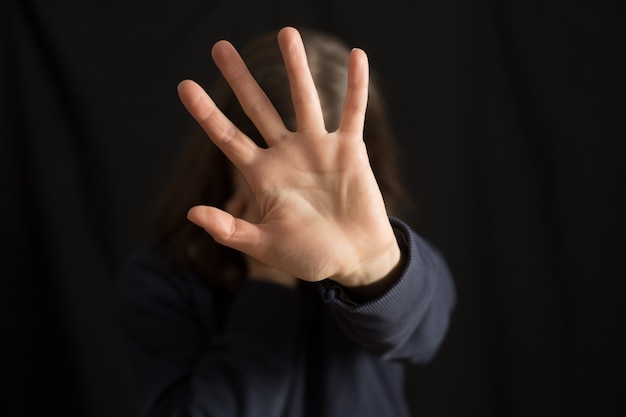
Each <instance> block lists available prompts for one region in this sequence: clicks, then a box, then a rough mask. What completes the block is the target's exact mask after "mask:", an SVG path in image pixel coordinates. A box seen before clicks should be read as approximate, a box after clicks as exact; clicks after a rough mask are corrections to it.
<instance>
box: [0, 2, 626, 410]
mask: <svg viewBox="0 0 626 417" xmlns="http://www.w3.org/2000/svg"><path fill="white" fill-rule="evenodd" d="M0 7H1V8H2V9H1V10H2V15H1V16H0V18H1V19H2V21H1V23H0V24H1V26H0V30H1V33H2V38H1V42H2V43H1V48H2V49H0V60H1V61H0V62H1V64H0V68H1V69H0V71H2V72H1V73H0V85H1V86H2V87H1V88H2V90H1V91H0V93H1V94H0V100H1V103H2V113H1V115H2V116H1V119H0V120H1V121H0V138H1V139H2V140H1V141H0V169H1V176H0V178H1V181H2V183H1V184H0V185H1V186H2V191H3V192H2V216H1V217H2V238H1V239H2V247H1V249H2V250H1V253H2V255H1V256H2V263H1V268H2V275H1V276H2V289H1V293H2V307H3V314H2V316H3V321H4V322H5V323H4V324H3V329H2V338H3V343H2V345H3V348H4V350H5V351H4V353H3V354H2V361H3V370H2V372H1V378H2V380H3V385H4V386H5V387H7V386H8V387H10V388H9V389H8V390H7V389H6V388H4V389H2V394H1V395H2V396H5V398H3V399H2V401H1V403H2V404H3V409H6V407H5V406H4V405H8V406H9V409H10V410H13V411H11V412H9V413H8V414H7V415H23V416H40V415H50V414H59V413H60V414H62V415H64V416H117V417H123V416H133V415H134V411H133V406H132V401H131V394H130V392H129V388H128V385H127V383H126V380H125V375H124V372H125V370H124V366H123V355H122V353H121V350H120V349H119V346H118V344H117V339H116V335H115V327H114V321H113V317H114V315H113V313H114V306H115V287H116V283H117V274H118V271H119V268H120V266H121V264H122V262H123V261H124V259H125V258H126V257H127V256H128V255H129V253H130V252H131V251H132V250H133V249H134V248H136V247H137V245H139V244H140V243H141V242H142V241H143V240H144V239H146V238H147V229H146V227H145V223H144V219H145V213H146V210H147V209H148V208H149V207H150V204H151V203H152V201H153V199H154V198H155V196H156V193H157V191H158V190H159V188H160V187H161V186H162V184H163V182H164V180H165V178H166V177H167V173H168V170H169V168H170V167H171V165H172V162H173V160H174V157H175V156H176V154H177V151H178V149H179V147H180V144H181V139H182V137H183V136H184V134H185V133H186V131H187V129H188V128H189V127H190V126H191V119H190V117H189V116H188V115H187V114H186V113H185V111H184V110H183V108H182V106H181V105H180V103H179V101H178V98H177V96H176V90H175V87H176V84H177V83H178V82H179V81H180V80H181V79H183V78H194V79H196V80H198V81H200V82H201V83H204V84H208V83H209V82H210V81H211V80H212V79H213V77H214V76H216V71H215V69H214V66H213V64H212V62H211V61H210V57H209V49H210V46H211V45H212V43H213V42H214V41H216V40H217V39H219V38H228V39H230V40H233V41H234V43H235V44H241V42H243V41H244V40H246V39H248V38H249V37H250V36H253V35H256V34H259V33H261V32H264V31H265V30H267V29H273V28H278V27H280V26H283V25H285V24H290V25H296V26H314V27H318V28H323V29H327V30H330V31H333V32H335V33H337V34H339V35H341V36H343V37H344V38H346V39H347V40H348V41H349V42H351V43H352V44H354V45H356V46H361V47H363V48H365V49H366V50H367V51H368V53H369V55H370V60H371V64H372V66H373V68H374V70H375V71H377V72H378V74H379V75H380V77H381V79H382V82H383V88H384V89H385V91H386V93H387V96H388V98H389V107H390V110H391V113H392V117H393V121H394V126H395V128H396V131H397V132H396V133H397V134H398V138H399V140H400V147H401V149H402V161H401V162H402V169H403V170H404V172H405V174H406V177H407V179H408V181H409V185H410V188H411V190H412V192H413V193H414V198H415V201H416V207H415V210H413V213H414V214H415V218H413V219H411V222H412V224H413V225H414V226H415V227H416V228H417V229H418V230H419V231H420V232H421V233H422V234H423V235H424V236H425V237H427V238H428V239H430V240H431V241H433V242H434V243H435V244H436V245H437V246H438V247H439V248H441V249H442V251H443V252H444V254H445V255H446V257H447V259H448V261H449V263H450V266H451V268H452V270H453V273H454V275H455V279H456V283H457V286H458V294H459V304H458V308H457V310H456V312H455V315H454V318H453V322H452V326H451V328H450V333H449V336H448V338H447V340H446V342H445V344H444V346H443V347H442V350H441V352H440V354H439V355H438V356H437V358H436V359H435V360H434V362H433V363H432V364H430V365H428V366H426V367H425V368H411V369H410V370H409V375H408V380H407V393H408V396H409V399H410V404H411V407H412V408H413V410H414V413H415V416H460V415H479V416H535V415H550V416H590V415H594V416H595V415H602V416H607V415H626V407H625V404H624V403H625V400H624V398H625V395H624V389H625V387H626V384H625V380H624V378H625V377H624V374H625V372H626V369H625V368H626V367H625V361H624V357H623V356H624V352H625V343H624V336H623V333H624V317H626V314H625V310H626V308H625V303H624V293H625V290H626V286H625V284H624V279H625V278H626V274H625V273H624V269H625V268H624V266H623V265H624V258H623V253H624V249H626V248H625V240H626V239H625V237H626V236H625V235H626V228H625V224H624V214H626V207H625V198H624V197H625V191H624V188H623V187H624V184H623V183H624V179H625V178H626V175H625V174H626V173H625V166H626V158H625V157H626V155H625V151H624V146H623V142H624V140H625V139H626V137H625V133H626V129H625V124H626V123H625V117H624V110H625V106H624V93H625V88H624V87H625V85H624V84H625V82H624V80H625V76H624V74H626V68H625V66H624V64H623V62H622V58H623V55H624V52H625V50H624V46H625V44H624V17H625V16H624V13H623V10H621V8H622V6H621V3H620V2H618V1H615V2H613V3H607V2H571V1H553V2H527V1H522V0H518V1H513V0H507V1H499V0H476V1H473V2H464V1H454V0H450V1H441V2H437V1H428V2H427V1H417V2H394V1H385V2H382V1H380V2H373V1H369V2H363V1H357V0H333V1H331V0H325V1H315V2H314V1H308V2H294V1H282V0H277V1H266V2H262V1H238V0H229V1H209V0H178V1H176V2H174V1H169V2H168V1H165V0H152V1H145V0H124V1H118V0H109V1H106V0H99V1H90V2H85V1H78V0H58V1H45V0H22V1H19V0H11V1H5V2H3V3H2V6H0ZM346 415H349V411H347V412H346Z"/></svg>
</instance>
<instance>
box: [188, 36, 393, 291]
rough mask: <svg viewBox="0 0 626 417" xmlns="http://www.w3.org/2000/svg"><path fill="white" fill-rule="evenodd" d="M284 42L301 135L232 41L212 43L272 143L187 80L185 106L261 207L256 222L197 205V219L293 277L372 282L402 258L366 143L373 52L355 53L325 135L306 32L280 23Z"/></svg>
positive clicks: (230, 243) (194, 215)
mask: <svg viewBox="0 0 626 417" xmlns="http://www.w3.org/2000/svg"><path fill="white" fill-rule="evenodd" d="M278 43H279V46H280V49H281V51H282V54H283V59H284V62H285V66H286V69H287V73H288V76H289V83H290V87H291V92H292V94H291V95H292V98H293V104H294V110H295V114H296V119H297V130H296V131H295V132H291V131H289V130H288V129H287V128H286V127H285V125H284V124H283V122H282V120H281V118H280V116H279V115H278V113H277V112H276V110H275V109H274V107H273V106H272V104H271V102H270V101H269V99H268V98H267V96H266V95H265V93H264V92H263V91H262V90H261V88H260V87H259V86H258V84H257V83H256V81H255V80H254V78H253V77H252V75H251V74H250V73H249V72H248V70H247V68H246V66H245V64H244V62H243V60H242V59H241V57H240V56H239V54H238V53H237V51H236V50H235V49H234V47H233V46H232V45H230V44H229V43H228V42H226V41H221V42H218V43H217V44H216V45H215V47H214V48H213V58H214V60H215V62H216V64H217V66H218V67H219V69H220V70H221V72H222V74H223V75H224V77H225V79H226V80H227V81H228V83H229V84H230V86H231V87H232V89H233V91H234V93H235V95H236V96H237V98H238V100H239V102H240V103H241V105H242V108H243V109H244V111H245V112H246V114H247V115H248V117H249V118H250V119H251V120H252V121H253V122H254V124H255V126H256V127H257V129H258V130H259V132H260V133H261V135H262V136H263V138H264V139H265V141H266V142H267V144H268V146H269V147H268V148H267V149H262V148H259V147H258V146H257V145H256V144H255V143H254V142H253V141H252V140H250V138H248V137H247V136H245V135H244V134H243V133H242V132H241V131H240V130H239V129H237V127H236V126H234V125H233V124H232V123H231V122H230V120H228V118H227V117H226V116H224V114H223V113H222V112H221V111H220V110H219V109H218V108H217V107H216V106H215V104H214V103H213V101H212V100H211V98H210V97H209V96H208V95H207V94H206V93H205V92H204V90H202V88H200V86H198V85H197V84H196V83H194V82H193V81H189V80H186V81H183V82H182V83H181V84H180V86H179V94H180V97H181V100H182V102H183V104H184V105H185V106H186V108H187V109H188V110H189V112H190V113H191V115H192V116H193V117H194V118H195V119H196V120H197V121H198V123H199V124H200V125H201V126H202V127H203V129H204V130H205V131H206V133H207V134H208V136H209V137H210V138H211V140H212V141H213V142H214V143H215V144H216V145H217V146H218V147H219V148H220V149H221V150H222V151H223V152H224V154H225V155H226V156H227V157H228V158H229V159H230V160H231V161H232V162H233V164H234V165H235V167H236V168H237V169H238V170H239V171H240V172H241V174H242V176H243V177H244V178H245V180H246V182H247V183H248V185H249V187H250V190H251V191H252V194H253V196H254V199H255V200H256V203H257V206H258V208H259V211H260V216H259V221H257V222H250V221H247V220H245V219H242V218H239V217H234V216H233V215H232V214H230V213H228V212H226V211H223V210H220V209H218V208H216V207H206V206H197V207H194V208H192V209H191V210H190V212H189V218H190V220H191V221H193V222H194V223H196V224H198V225H199V226H201V227H202V228H204V229H205V230H206V231H207V232H208V233H209V234H211V236H213V238H214V239H215V240H216V241H217V242H219V243H221V244H223V245H226V246H229V247H232V248H234V249H236V250H239V251H241V252H243V253H245V254H246V255H248V256H250V257H252V258H254V259H257V260H258V261H260V262H261V263H262V264H264V265H268V266H270V267H274V268H276V269H278V270H281V271H284V272H286V273H288V274H290V275H292V276H295V277H298V278H300V279H303V280H307V281H320V280H323V279H326V278H332V279H333V280H335V281H337V282H339V283H341V284H342V285H344V286H347V287H357V286H367V285H369V284H372V283H374V282H375V281H377V280H380V279H382V278H383V277H385V276H387V275H388V274H389V272H390V271H392V270H393V269H394V268H395V267H396V266H397V264H398V263H399V261H400V249H399V247H398V244H397V242H396V239H395V236H394V232H393V229H392V228H391V226H390V224H389V221H388V217H387V212H386V208H385V205H384V202H383V198H382V195H381V193H380V189H379V188H378V184H377V183H376V180H375V178H374V174H373V173H372V169H371V167H370V165H369V159H368V156H367V150H366V147H365V143H364V141H363V123H364V118H365V109H366V105H367V92H368V65H367V57H366V55H365V53H364V52H363V51H362V50H358V49H355V50H353V51H352V53H351V55H350V59H349V62H348V89H347V92H346V96H345V101H344V107H343V108H344V111H343V114H342V117H341V120H340V123H339V128H338V130H337V131H334V132H327V131H326V129H325V126H324V119H323V114H322V109H321V106H320V102H319V98H318V96H317V90H316V89H315V84H314V83H313V80H312V77H311V73H310V71H309V68H308V63H307V59H306V54H305V52H304V46H303V44H302V40H301V39H300V36H299V34H298V32H297V31H296V30H295V29H293V28H285V29H283V30H281V31H280V32H279V34H278Z"/></svg>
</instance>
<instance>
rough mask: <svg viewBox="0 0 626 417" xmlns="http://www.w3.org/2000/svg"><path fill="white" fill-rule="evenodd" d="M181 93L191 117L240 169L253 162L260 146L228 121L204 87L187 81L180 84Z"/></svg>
mask: <svg viewBox="0 0 626 417" xmlns="http://www.w3.org/2000/svg"><path fill="white" fill-rule="evenodd" d="M178 95H179V97H180V100H181V101H182V102H183V104H184V105H185V108H186V109H187V111H188V112H189V113H190V114H191V116H193V118H194V119H195V120H196V121H197V122H198V124H200V126H202V129H204V131H205V132H206V134H207V135H208V136H209V138H211V140H212V141H213V143H215V145H217V147H218V148H220V150H221V151H222V152H224V154H225V155H226V157H228V159H230V160H231V162H232V163H233V164H235V166H236V167H237V168H239V169H240V170H241V169H243V167H244V166H246V165H248V164H250V163H251V162H252V160H253V159H254V157H255V156H256V155H257V153H258V151H259V150H260V148H259V147H258V146H257V145H256V144H255V143H254V142H253V141H252V140H251V139H250V138H248V137H247V136H246V135H245V134H244V133H243V132H242V131H240V130H239V129H238V128H237V126H235V125H234V124H233V123H232V122H231V121H230V120H228V118H227V117H226V116H225V115H224V113H222V112H221V111H220V110H219V109H218V108H217V106H216V105H215V103H214V102H213V100H211V98H210V97H209V95H208V94H207V93H206V92H205V91H204V89H203V88H202V87H200V86H199V85H198V84H197V83H195V82H194V81H191V80H185V81H182V82H181V83H180V84H178Z"/></svg>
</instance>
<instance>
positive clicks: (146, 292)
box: [119, 219, 455, 417]
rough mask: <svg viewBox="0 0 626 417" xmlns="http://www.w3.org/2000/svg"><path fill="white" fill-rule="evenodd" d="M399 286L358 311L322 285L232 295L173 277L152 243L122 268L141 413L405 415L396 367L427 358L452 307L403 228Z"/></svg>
mask: <svg viewBox="0 0 626 417" xmlns="http://www.w3.org/2000/svg"><path fill="white" fill-rule="evenodd" d="M391 221H392V224H393V226H394V228H395V230H396V231H397V232H399V234H400V235H403V236H404V239H402V240H404V242H403V245H401V246H404V248H403V250H404V251H406V252H405V265H404V269H403V271H402V273H401V276H400V277H399V279H398V280H397V281H396V282H395V283H394V285H393V286H392V287H391V288H390V289H389V290H388V291H386V292H385V293H384V294H383V295H382V296H380V297H379V298H377V299H374V300H371V301H368V302H365V303H362V304H359V303H356V302H354V301H352V300H351V299H350V298H349V296H348V295H347V294H346V292H345V291H344V290H343V289H342V288H341V287H340V286H339V285H337V284H336V283H333V282H331V281H329V280H326V281H323V282H321V283H307V282H302V283H301V284H300V286H299V288H298V290H297V291H294V290H290V289H287V288H284V287H281V286H278V285H274V284H270V283H264V282H258V281H253V280H246V281H244V283H243V285H242V287H241V288H240V290H239V291H238V292H237V293H236V294H230V293H227V292H225V291H223V290H219V289H215V288H212V287H210V286H208V285H206V284H205V283H204V282H203V281H202V280H201V279H200V278H199V277H197V276H196V275H194V274H192V273H174V272H173V271H172V270H170V269H169V268H168V266H167V264H166V262H165V261H164V260H163V257H162V256H160V254H159V250H158V249H157V248H156V246H148V247H146V248H144V249H143V250H141V251H139V252H138V253H137V254H135V255H134V256H133V257H132V258H131V259H130V260H129V261H128V263H127V265H126V267H125V269H124V271H123V273H122V279H121V286H120V297H119V324H120V331H121V336H122V340H123V343H124V346H125V347H126V349H127V350H126V352H127V357H128V360H129V369H130V377H131V383H132V386H133V388H134V394H135V396H136V399H137V405H138V409H139V414H140V415H141V416H194V417H200V416H203V417H206V416H211V417H222V416H223V417H235V416H249V417H253V416H262V417H292V416H293V417H296V416H297V417H302V416H315V417H346V416H359V417H368V416H372V417H387V416H394V417H395V416H398V417H403V416H408V415H409V412H408V407H407V404H406V399H405V394H404V386H403V377H404V375H403V368H404V366H405V365H406V364H407V363H413V364H420V363H426V362H428V361H429V360H430V359H431V358H432V357H433V356H434V355H435V353H436V352H437V349H438V348H439V346H440V344H441V342H442V340H443V339H444V336H445V334H446V331H447V328H448V323H449V319H450V315H451V313H452V310H453V307H454V303H455V290H454V285H453V282H452V278H451V276H450V273H449V271H448V269H447V266H446V264H445V262H444V260H443V258H442V257H441V256H440V255H439V253H438V252H437V251H436V250H435V249H434V248H433V247H431V246H430V245H429V244H428V243H427V242H426V241H424V240H423V239H421V238H420V237H419V236H418V235H416V234H415V233H414V232H413V231H412V230H411V229H410V228H409V227H408V226H407V225H406V224H404V223H402V222H401V221H399V220H396V219H391Z"/></svg>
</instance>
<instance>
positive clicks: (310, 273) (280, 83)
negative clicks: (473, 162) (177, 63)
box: [120, 28, 455, 417]
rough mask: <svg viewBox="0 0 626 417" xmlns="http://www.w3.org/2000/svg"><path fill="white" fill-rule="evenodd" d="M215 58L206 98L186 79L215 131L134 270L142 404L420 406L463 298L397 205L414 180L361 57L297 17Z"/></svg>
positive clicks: (127, 338) (134, 346)
mask: <svg viewBox="0 0 626 417" xmlns="http://www.w3.org/2000/svg"><path fill="white" fill-rule="evenodd" d="M276 39H277V40H278V43H277V42H276ZM303 40H304V45H306V53H305V47H304V45H303ZM213 58H214V60H215V62H216V64H217V65H218V67H219V69H220V71H221V72H222V74H223V75H224V78H225V82H224V81H220V82H218V84H217V85H216V86H215V88H214V90H213V91H212V94H211V97H209V96H208V95H207V94H206V93H205V92H204V91H203V90H202V89H201V88H200V87H199V86H198V85H197V84H195V83H194V82H192V81H189V80H186V81H183V82H182V83H181V84H180V85H179V95H180V97H181V100H182V102H183V104H184V105H185V106H186V108H187V109H188V111H189V112H190V113H191V115H192V116H193V117H194V118H195V119H196V120H197V121H198V123H199V125H200V126H201V127H202V129H203V130H204V132H206V134H207V135H208V136H209V138H210V140H209V139H207V138H206V136H204V137H200V136H198V137H196V138H194V139H193V140H192V141H191V142H190V144H189V146H188V148H187V150H186V153H185V156H184V157H183V160H182V162H181V165H180V168H179V170H178V171H177V174H176V177H175V179H174V181H173V183H172V185H171V187H170V189H169V190H168V191H167V192H166V193H165V196H164V199H163V203H162V204H161V206H160V209H159V212H158V214H157V228H156V231H157V236H158V239H157V242H156V243H154V244H153V245H150V246H148V247H146V248H145V249H144V250H141V251H140V252H139V253H137V254H136V255H135V256H134V257H133V258H131V259H130V260H129V262H128V264H127V266H126V268H125V269H124V271H123V274H122V281H121V287H120V326H121V331H122V337H123V340H124V342H125V344H126V346H127V349H128V357H129V361H130V369H131V378H132V381H133V386H134V387H135V394H136V397H137V401H138V405H139V411H140V414H141V415H142V416H160V415H166V416H171V415H176V416H178V415H189V416H264V417H271V416H308V415H310V416H328V417H332V416H342V417H344V416H346V415H359V416H406V415H408V408H407V405H406V401H405V398H404V387H403V368H404V366H405V365H406V364H407V363H425V362H427V361H429V360H430V359H431V358H432V357H433V356H434V354H435V353H436V351H437V349H438V347H439V345H440V344H441V342H442V340H443V338H444V336H445V333H446V331H447V327H448V323H449V316H450V314H451V312H452V309H453V306H454V302H455V294H454V286H453V283H452V279H451V277H450V274H449V272H448V269H447V267H446V265H445V262H444V260H443V259H442V257H441V256H440V255H439V254H438V252H437V251H436V250H435V249H434V248H432V247H431V246H430V245H429V244H428V243H427V242H425V241H424V240H423V239H421V238H420V237H419V236H418V235H416V234H415V232H413V231H412V230H411V229H410V228H409V227H408V226H407V225H406V224H405V223H403V222H402V221H400V220H398V219H397V218H396V217H391V216H392V215H397V213H398V209H399V206H400V204H401V196H402V191H401V190H402V187H401V186H400V181H399V179H398V174H397V172H396V171H395V166H396V164H395V161H394V157H393V142H392V140H391V133H390V129H389V128H388V125H387V121H386V117H385V114H384V109H383V106H382V103H381V99H380V97H379V93H378V92H377V90H376V89H375V88H374V86H373V85H371V84H368V82H369V76H368V66H367V58H366V56H365V53H364V52H363V51H362V50H359V49H354V50H352V51H351V50H350V49H349V48H347V47H346V46H345V45H344V44H343V43H342V42H340V41H339V40H337V39H335V38H333V37H331V36H329V35H327V34H323V33H319V32H315V31H303V32H302V37H301V35H300V33H299V32H298V31H297V30H295V29H294V28H284V29H282V30H281V31H279V32H278V34H276V33H272V34H269V35H266V36H264V37H261V38H259V39H258V40H256V41H253V42H252V43H251V44H249V45H248V46H247V47H246V48H245V49H244V50H243V51H242V53H241V56H240V55H239V54H238V52H237V51H236V50H235V49H234V47H233V46H232V45H231V44H229V43H228V42H226V41H220V42H218V43H216V45H215V46H214V48H213ZM242 58H243V60H242ZM244 61H245V64H244ZM246 64H247V66H246ZM253 76H254V78H253ZM229 87H230V88H229ZM231 88H232V92H231ZM233 92H234V94H233ZM368 95H369V103H368ZM239 103H241V105H240V104H239ZM366 107H367V120H366V118H365V117H366ZM215 145H216V146H215ZM368 154H369V155H368ZM224 155H225V156H224ZM383 197H384V199H383ZM190 207H191V209H190V210H189V208H190ZM188 210H189V211H188ZM187 211H188V214H187V217H188V218H189V220H191V222H188V221H187V220H186V219H185V214H186V213H187ZM198 226H199V227H198Z"/></svg>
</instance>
